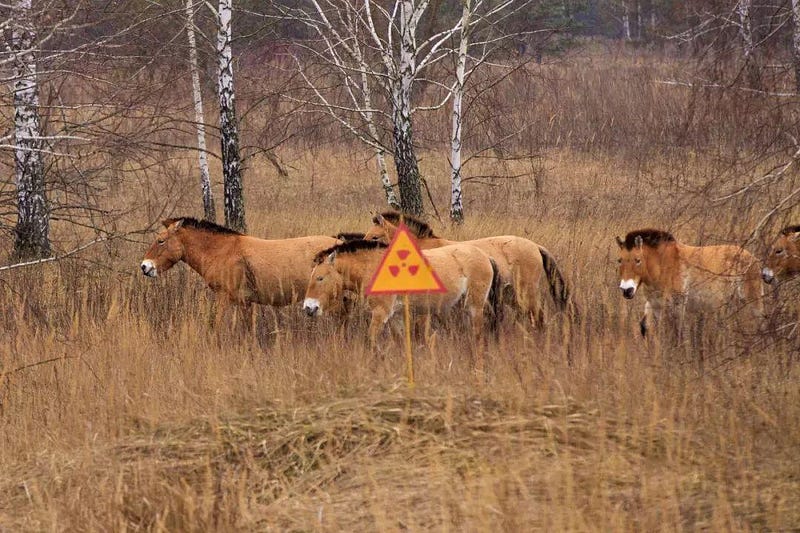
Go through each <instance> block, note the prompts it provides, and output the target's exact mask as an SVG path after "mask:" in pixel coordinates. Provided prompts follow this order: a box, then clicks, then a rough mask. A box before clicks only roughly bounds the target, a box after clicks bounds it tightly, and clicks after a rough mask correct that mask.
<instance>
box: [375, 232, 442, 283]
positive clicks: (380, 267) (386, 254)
mask: <svg viewBox="0 0 800 533" xmlns="http://www.w3.org/2000/svg"><path fill="white" fill-rule="evenodd" d="M403 233H405V234H406V236H407V237H408V240H409V241H410V242H411V246H413V247H414V250H415V251H416V252H417V254H419V256H420V257H421V258H422V261H423V262H424V263H425V266H426V267H428V272H430V274H431V276H433V279H434V280H435V281H436V283H437V285H439V287H438V288H436V289H393V290H381V291H373V290H372V286H373V285H374V284H375V280H376V279H378V274H380V272H381V270H383V266H384V265H385V264H386V260H387V259H388V258H389V255H390V252H391V251H392V249H393V247H394V245H395V243H396V242H397V239H398V238H399V237H400V235H401V234H403ZM446 292H447V288H446V287H445V286H444V283H442V280H441V279H439V276H437V275H436V271H434V270H433V268H432V267H431V265H430V263H428V259H427V258H426V257H425V256H424V255H423V254H422V250H420V248H419V245H418V244H417V239H416V238H415V237H414V236H413V235H412V234H411V232H410V231H409V230H408V226H406V225H405V224H404V223H403V222H400V225H399V226H397V231H395V234H394V238H392V242H390V243H389V246H388V247H387V248H386V252H384V254H383V257H382V258H381V262H380V264H379V265H378V268H376V269H375V272H374V273H373V274H372V277H371V278H370V280H369V283H368V284H367V287H366V288H365V289H364V294H365V295H367V296H379V295H384V294H385V295H388V294H415V293H432V294H439V293H446Z"/></svg>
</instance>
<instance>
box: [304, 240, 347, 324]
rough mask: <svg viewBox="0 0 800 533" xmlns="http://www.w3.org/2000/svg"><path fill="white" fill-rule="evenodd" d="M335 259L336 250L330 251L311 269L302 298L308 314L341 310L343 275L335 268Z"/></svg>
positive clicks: (316, 314) (314, 314)
mask: <svg viewBox="0 0 800 533" xmlns="http://www.w3.org/2000/svg"><path fill="white" fill-rule="evenodd" d="M335 261H336V252H332V253H330V254H328V256H327V257H325V258H324V259H322V261H320V262H318V263H317V265H316V266H315V267H314V270H312V271H311V280H310V281H309V282H308V288H306V295H305V298H304V299H303V311H305V312H306V314H307V315H308V316H319V315H321V314H322V313H323V312H326V313H336V312H338V311H340V310H341V307H342V305H343V301H344V298H343V296H344V277H343V276H342V273H341V272H339V271H338V270H337V268H336V263H335Z"/></svg>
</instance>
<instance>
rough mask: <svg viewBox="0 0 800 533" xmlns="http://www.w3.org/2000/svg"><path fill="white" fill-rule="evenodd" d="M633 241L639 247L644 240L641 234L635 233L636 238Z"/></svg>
mask: <svg viewBox="0 0 800 533" xmlns="http://www.w3.org/2000/svg"><path fill="white" fill-rule="evenodd" d="M633 243H634V244H635V245H636V247H637V248H641V247H642V245H643V244H644V241H643V240H642V236H641V235H637V236H636V238H635V239H634V240H633Z"/></svg>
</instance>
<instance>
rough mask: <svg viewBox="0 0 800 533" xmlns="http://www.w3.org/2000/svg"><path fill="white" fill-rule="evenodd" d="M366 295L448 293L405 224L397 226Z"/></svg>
mask: <svg viewBox="0 0 800 533" xmlns="http://www.w3.org/2000/svg"><path fill="white" fill-rule="evenodd" d="M364 292H365V294H405V293H411V292H447V289H446V288H445V287H444V285H443V284H442V282H441V280H440V279H439V277H438V276H437V275H436V273H435V272H434V271H433V269H432V268H431V266H430V265H429V264H428V261H427V260H426V259H425V256H424V255H422V252H421V251H420V249H419V247H418V246H417V243H416V241H414V239H413V238H411V234H410V233H409V231H408V228H407V227H406V225H405V224H403V223H401V224H400V225H399V226H398V227H397V231H396V232H395V234H394V239H392V242H391V244H390V245H389V248H387V249H386V253H385V254H383V259H382V260H381V264H380V265H379V266H378V270H376V271H375V274H374V275H373V276H372V280H371V281H370V282H369V284H368V285H367V288H366V290H365V291H364Z"/></svg>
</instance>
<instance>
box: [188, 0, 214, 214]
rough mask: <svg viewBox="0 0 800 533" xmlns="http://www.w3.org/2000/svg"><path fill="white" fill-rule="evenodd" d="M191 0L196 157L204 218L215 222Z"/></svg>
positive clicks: (191, 58) (190, 43)
mask: <svg viewBox="0 0 800 533" xmlns="http://www.w3.org/2000/svg"><path fill="white" fill-rule="evenodd" d="M192 2H193V0H186V34H187V37H188V38H189V69H190V71H191V75H192V98H193V100H194V121H195V124H196V125H197V159H198V164H199V166H200V187H201V190H202V191H203V213H204V216H205V219H206V220H210V221H211V222H216V220H217V211H216V209H215V208H214V194H213V193H212V191H211V176H210V174H209V172H208V157H207V155H206V125H205V117H204V116H203V93H202V92H201V91H200V74H199V70H198V67H197V42H196V40H195V36H194V11H193V7H192Z"/></svg>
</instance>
